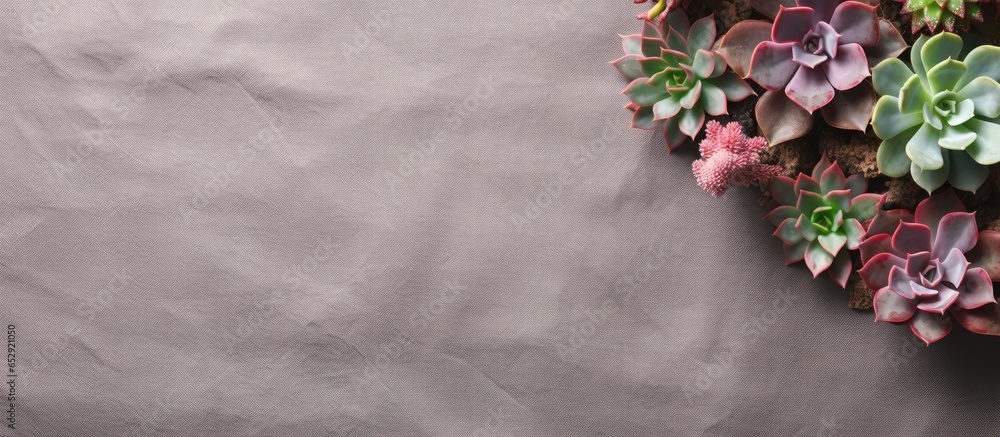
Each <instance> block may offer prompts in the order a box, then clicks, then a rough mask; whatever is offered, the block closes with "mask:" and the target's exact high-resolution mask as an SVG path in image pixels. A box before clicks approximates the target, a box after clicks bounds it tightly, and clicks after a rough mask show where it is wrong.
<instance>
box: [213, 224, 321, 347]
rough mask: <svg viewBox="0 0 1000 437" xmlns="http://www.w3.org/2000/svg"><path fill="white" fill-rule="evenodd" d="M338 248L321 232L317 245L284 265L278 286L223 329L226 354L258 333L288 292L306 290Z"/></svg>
mask: <svg viewBox="0 0 1000 437" xmlns="http://www.w3.org/2000/svg"><path fill="white" fill-rule="evenodd" d="M337 247H340V244H337V243H335V242H334V240H333V236H332V235H324V236H322V237H319V238H317V239H316V245H315V246H314V247H313V249H312V250H311V251H309V253H308V254H306V255H305V256H303V257H302V260H301V261H299V262H298V263H295V264H292V265H289V266H287V267H285V269H284V271H283V272H282V275H281V284H282V286H281V287H277V288H275V289H274V290H271V294H270V295H269V296H268V297H267V299H263V300H258V301H257V302H256V303H254V306H253V307H252V308H251V309H250V312H249V313H247V314H246V315H244V316H242V317H241V318H240V319H239V320H238V322H237V325H236V328H234V329H233V330H231V331H227V332H224V333H223V335H222V341H223V344H224V345H225V349H226V353H227V354H229V355H234V354H236V347H237V346H239V345H240V344H241V343H242V342H244V341H246V340H247V339H249V338H251V337H254V336H256V335H258V334H260V333H261V331H262V330H263V329H264V328H266V327H267V325H268V324H269V323H270V322H271V320H273V319H274V318H275V317H277V315H278V306H279V305H280V304H281V303H283V302H285V301H286V300H287V299H289V295H290V294H291V293H295V292H298V291H301V290H303V289H305V287H306V286H308V283H309V281H310V280H311V278H312V275H313V274H315V273H316V272H317V271H319V269H320V267H321V266H322V265H323V264H325V263H327V262H329V261H330V260H331V259H332V258H333V255H334V252H333V250H334V249H335V248H337Z"/></svg>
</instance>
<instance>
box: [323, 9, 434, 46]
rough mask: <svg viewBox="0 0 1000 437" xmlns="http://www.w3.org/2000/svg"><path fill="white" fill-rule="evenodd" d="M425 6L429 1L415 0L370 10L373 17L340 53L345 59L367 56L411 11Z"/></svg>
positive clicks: (358, 30)
mask: <svg viewBox="0 0 1000 437" xmlns="http://www.w3.org/2000/svg"><path fill="white" fill-rule="evenodd" d="M424 6H427V0H414V1H411V2H407V3H405V4H402V3H400V4H393V3H383V4H382V7H378V8H369V10H370V11H371V16H370V17H369V18H368V19H367V20H366V21H365V22H364V23H362V24H361V25H360V26H358V28H357V29H355V30H354V33H353V34H352V35H351V37H350V38H348V40H347V41H344V42H342V43H340V52H341V53H342V54H343V55H344V58H345V59H353V58H356V57H358V56H361V55H363V54H367V53H368V51H369V49H370V48H371V46H372V45H373V44H375V42H377V41H378V37H380V36H382V34H383V33H385V32H386V31H387V30H389V29H390V28H392V27H394V26H397V25H399V24H400V21H402V19H403V18H404V17H407V16H410V15H411V14H409V13H408V12H409V11H412V10H414V9H415V8H422V7H424ZM359 21H360V20H359Z"/></svg>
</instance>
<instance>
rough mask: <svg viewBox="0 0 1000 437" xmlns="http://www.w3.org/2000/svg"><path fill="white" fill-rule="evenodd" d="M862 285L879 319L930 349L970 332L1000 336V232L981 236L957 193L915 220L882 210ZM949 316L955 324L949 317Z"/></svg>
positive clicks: (864, 248) (930, 204)
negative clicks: (961, 330)
mask: <svg viewBox="0 0 1000 437" xmlns="http://www.w3.org/2000/svg"><path fill="white" fill-rule="evenodd" d="M861 258H862V261H863V262H864V267H863V268H862V269H861V270H860V271H859V273H861V278H862V279H863V280H864V281H865V283H866V284H867V285H868V287H870V288H871V289H872V290H877V291H876V293H875V300H874V304H875V320H876V321H883V322H891V323H907V324H909V325H910V330H912V331H913V333H914V334H916V336H917V337H919V338H920V339H921V340H923V341H924V342H925V343H927V344H928V345H929V344H931V343H933V342H935V341H938V340H940V339H942V338H944V337H945V336H946V335H948V333H949V332H951V329H952V317H954V319H955V320H957V321H958V323H959V324H960V325H962V326H964V327H965V328H966V329H968V330H970V331H972V332H975V333H979V334H987V335H1000V306H998V305H997V304H996V299H995V298H994V296H993V282H994V281H998V280H1000V232H994V231H979V229H978V227H977V226H976V216H975V214H973V213H969V212H966V210H965V206H964V205H963V204H962V201H961V200H959V198H958V196H956V195H955V192H954V191H952V190H948V191H945V192H943V193H941V194H938V195H935V196H932V197H930V198H928V199H926V200H924V201H923V202H921V203H920V204H919V205H917V209H916V211H915V212H914V213H910V212H909V211H906V210H890V211H880V212H879V214H878V215H877V216H876V218H875V219H874V220H872V224H871V226H870V227H869V230H868V233H867V234H866V237H865V240H864V242H863V243H862V244H861ZM949 315H950V316H951V317H949Z"/></svg>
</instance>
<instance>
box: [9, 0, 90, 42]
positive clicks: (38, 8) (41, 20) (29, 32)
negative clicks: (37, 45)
mask: <svg viewBox="0 0 1000 437" xmlns="http://www.w3.org/2000/svg"><path fill="white" fill-rule="evenodd" d="M82 4H83V3H80V2H73V1H70V0H40V1H38V2H37V3H35V7H34V8H32V9H31V10H30V11H29V12H28V13H26V14H22V15H21V35H20V37H21V38H24V39H25V40H31V39H34V38H36V37H38V36H39V35H41V34H42V32H44V31H46V30H48V28H49V27H51V26H52V24H53V22H54V21H55V20H56V19H58V18H59V16H60V15H62V14H63V13H65V12H66V11H67V10H69V9H71V8H73V7H74V6H76V7H79V6H80V5H82Z"/></svg>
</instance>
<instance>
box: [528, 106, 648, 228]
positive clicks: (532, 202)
mask: <svg viewBox="0 0 1000 437" xmlns="http://www.w3.org/2000/svg"><path fill="white" fill-rule="evenodd" d="M628 129H629V128H628V127H627V126H625V125H624V124H622V123H619V122H613V123H612V122H609V123H608V124H606V125H605V126H604V128H603V129H602V130H601V135H600V136H599V137H597V138H594V139H593V140H592V141H591V142H589V143H586V144H582V145H580V147H579V148H577V150H574V151H573V153H572V154H570V156H569V162H568V163H567V164H566V165H565V166H564V168H563V169H562V170H561V171H560V172H559V173H558V174H556V175H554V176H552V177H551V178H550V179H549V181H548V182H546V183H544V184H543V185H542V186H541V187H539V188H538V189H537V190H536V191H535V193H534V194H533V195H531V196H529V197H528V198H527V199H526V200H525V201H524V206H523V207H522V208H521V210H520V211H518V212H515V213H512V214H511V215H510V222H511V224H512V225H513V226H514V228H516V229H517V230H518V231H520V232H522V233H527V234H530V233H531V232H532V227H531V226H530V225H531V224H532V223H534V222H535V221H536V220H538V218H539V217H541V216H542V215H543V214H544V213H545V211H547V210H549V209H551V208H552V207H553V206H554V205H556V204H557V203H558V202H559V201H560V200H561V199H563V198H564V197H566V196H567V195H568V194H569V192H570V191H571V189H572V187H574V186H575V185H576V184H579V183H581V182H582V178H583V176H584V174H586V173H587V172H588V171H589V170H592V169H596V168H598V167H599V166H598V165H596V161H598V160H600V159H603V158H604V156H605V154H606V152H607V151H608V147H609V146H610V145H612V144H613V143H615V142H617V141H618V140H619V139H620V138H621V136H622V135H624V133H625V132H627V131H628Z"/></svg>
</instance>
